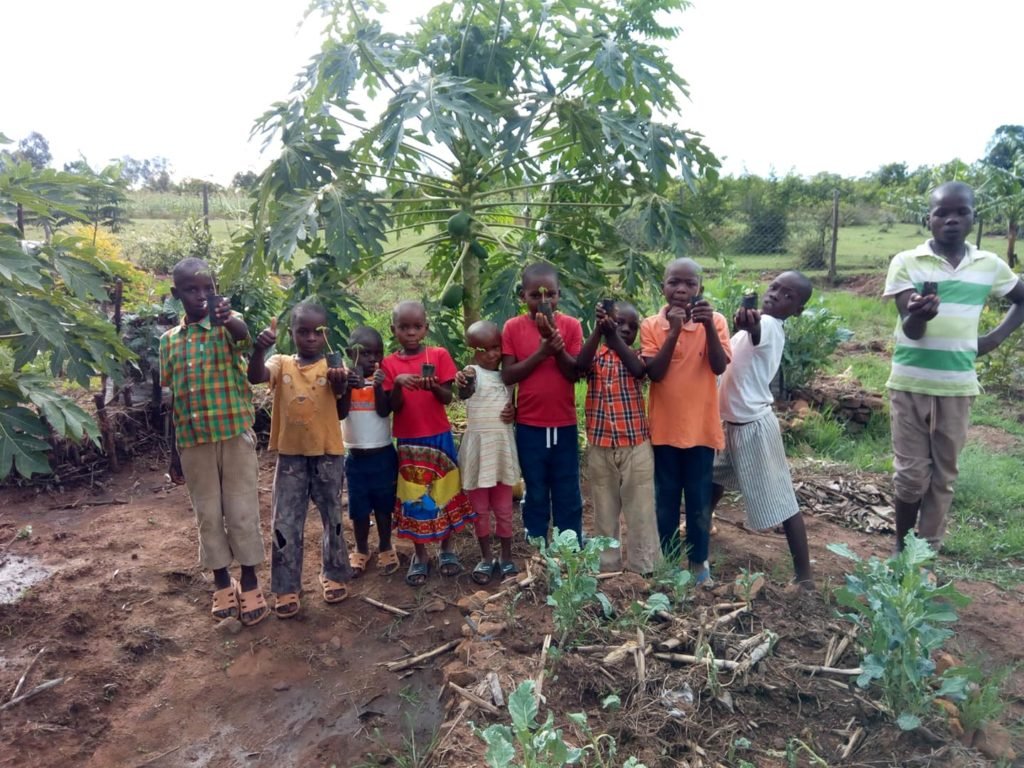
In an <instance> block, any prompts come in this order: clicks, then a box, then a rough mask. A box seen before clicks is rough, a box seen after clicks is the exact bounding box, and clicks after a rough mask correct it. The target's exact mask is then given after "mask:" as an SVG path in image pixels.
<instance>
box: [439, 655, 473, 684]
mask: <svg viewBox="0 0 1024 768" xmlns="http://www.w3.org/2000/svg"><path fill="white" fill-rule="evenodd" d="M441 677H442V679H443V680H444V682H445V684H448V683H449V682H451V683H455V684H456V685H461V686H462V687H463V688H466V687H467V686H470V685H472V684H473V683H475V682H476V674H475V673H474V672H473V671H472V670H471V669H470V668H469V667H467V666H466V665H465V664H464V663H463V662H461V661H450V662H448V663H447V664H445V665H444V667H442V668H441Z"/></svg>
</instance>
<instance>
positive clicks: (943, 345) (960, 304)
mask: <svg viewBox="0 0 1024 768" xmlns="http://www.w3.org/2000/svg"><path fill="white" fill-rule="evenodd" d="M965 245H966V248H967V252H966V253H965V254H964V258H963V260H961V262H960V263H959V264H958V265H957V266H956V267H954V266H953V265H952V264H950V263H949V261H947V260H946V258H945V257H943V256H940V255H939V254H937V253H935V252H934V251H933V250H932V247H931V243H930V241H929V242H927V243H922V244H921V245H919V246H918V247H917V248H914V249H913V250H910V251H903V252H902V253H897V254H896V255H895V256H894V257H893V259H892V262H891V263H890V264H889V274H888V275H887V276H886V279H885V291H884V293H883V294H882V295H883V296H895V295H897V294H899V293H902V292H903V291H906V290H913V291H916V292H917V293H920V292H921V291H922V290H923V289H924V284H925V283H926V282H933V283H938V286H939V298H940V299H941V301H940V303H939V313H938V315H936V316H935V317H934V318H933V319H932V320H930V321H929V322H928V325H927V327H926V330H925V333H924V336H922V337H921V338H920V339H911V338H908V337H907V336H906V334H904V333H903V322H902V320H897V322H896V331H895V334H894V335H895V337H896V349H895V351H894V352H893V356H892V371H891V372H890V374H889V381H888V382H886V386H887V387H888V388H889V389H896V390H899V391H902V392H917V393H919V394H923V395H941V396H965V395H967V396H970V395H977V394H978V392H979V391H980V390H979V388H978V376H977V373H976V372H975V370H974V360H975V358H976V357H977V356H978V320H979V318H980V317H981V310H982V309H983V308H984V306H985V300H986V299H987V298H988V297H989V296H990V295H994V296H1005V295H1006V294H1008V293H1009V292H1010V291H1011V290H1013V287H1014V286H1015V285H1016V284H1017V276H1016V275H1015V274H1014V273H1013V271H1012V270H1011V269H1010V268H1009V267H1008V266H1007V265H1006V262H1004V261H1003V260H1002V259H1000V258H999V257H998V256H996V255H995V254H994V253H989V252H988V251H979V250H978V249H977V248H975V247H974V246H973V245H971V244H970V243H965Z"/></svg>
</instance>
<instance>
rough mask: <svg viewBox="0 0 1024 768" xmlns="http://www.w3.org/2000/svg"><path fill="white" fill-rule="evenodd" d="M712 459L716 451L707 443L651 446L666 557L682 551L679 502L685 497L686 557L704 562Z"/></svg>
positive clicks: (706, 544) (709, 514) (708, 535)
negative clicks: (678, 446)
mask: <svg viewBox="0 0 1024 768" xmlns="http://www.w3.org/2000/svg"><path fill="white" fill-rule="evenodd" d="M714 461H715V450H714V449H713V448H708V447H707V446H703V445H698V446H695V447H693V448H676V447H675V446H672V445H656V446H654V509H655V513H656V515H657V518H658V537H659V538H660V539H661V551H662V554H664V555H665V556H666V557H679V556H680V555H681V554H682V549H681V547H680V541H679V504H680V502H681V501H682V499H683V497H684V496H685V498H686V551H687V556H688V557H689V559H690V562H692V563H703V562H704V561H705V560H707V559H708V540H709V538H710V536H711V478H712V472H713V467H714Z"/></svg>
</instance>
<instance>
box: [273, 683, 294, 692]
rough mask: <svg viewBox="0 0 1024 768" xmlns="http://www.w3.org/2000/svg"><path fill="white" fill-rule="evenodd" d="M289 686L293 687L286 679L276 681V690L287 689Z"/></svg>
mask: <svg viewBox="0 0 1024 768" xmlns="http://www.w3.org/2000/svg"><path fill="white" fill-rule="evenodd" d="M289 688H291V686H290V685H288V683H286V682H285V681H284V680H278V681H277V682H276V683H274V690H275V691H278V692H281V691H287V690H288V689H289Z"/></svg>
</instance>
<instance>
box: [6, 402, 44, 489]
mask: <svg viewBox="0 0 1024 768" xmlns="http://www.w3.org/2000/svg"><path fill="white" fill-rule="evenodd" d="M47 436H48V432H47V430H46V428H45V427H44V426H43V424H42V423H41V422H40V421H39V417H38V416H36V415H35V414H34V413H32V411H30V410H29V409H27V408H23V407H21V406H17V405H16V406H8V407H3V408H0V480H3V479H4V478H5V477H7V475H9V474H10V472H11V468H12V467H14V468H15V469H17V471H18V474H19V475H21V476H22V477H32V475H34V474H40V475H48V474H49V473H50V463H49V461H48V460H47V456H48V455H49V451H50V444H49V443H47V442H46V440H44V439H43V438H45V437H47Z"/></svg>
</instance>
